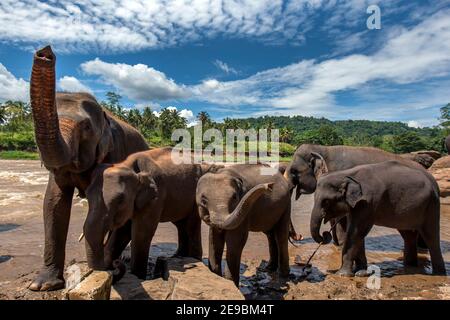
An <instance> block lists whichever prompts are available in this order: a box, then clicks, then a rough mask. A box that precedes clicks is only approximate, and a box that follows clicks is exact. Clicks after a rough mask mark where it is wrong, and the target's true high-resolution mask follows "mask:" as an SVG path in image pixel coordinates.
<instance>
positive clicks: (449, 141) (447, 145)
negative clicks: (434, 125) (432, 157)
mask: <svg viewBox="0 0 450 320" xmlns="http://www.w3.org/2000/svg"><path fill="white" fill-rule="evenodd" d="M445 149H446V150H447V153H448V154H449V155H450V136H447V137H446V138H445Z"/></svg>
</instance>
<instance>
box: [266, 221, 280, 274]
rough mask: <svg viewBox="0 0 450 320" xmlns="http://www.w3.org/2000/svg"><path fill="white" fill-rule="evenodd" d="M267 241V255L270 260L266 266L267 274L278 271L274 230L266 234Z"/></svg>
mask: <svg viewBox="0 0 450 320" xmlns="http://www.w3.org/2000/svg"><path fill="white" fill-rule="evenodd" d="M266 236H267V241H268V242H269V254H270V259H269V263H268V264H267V267H266V270H267V271H269V272H272V271H276V270H277V269H278V247H277V240H276V239H275V230H274V229H272V230H270V231H268V232H266Z"/></svg>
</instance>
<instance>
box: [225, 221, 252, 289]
mask: <svg viewBox="0 0 450 320" xmlns="http://www.w3.org/2000/svg"><path fill="white" fill-rule="evenodd" d="M247 238H248V231H247V230H244V229H243V228H237V229H234V230H230V231H227V232H226V233H225V243H226V245H227V252H226V257H227V272H225V277H226V278H228V279H231V280H233V282H234V284H235V285H236V287H239V276H240V268H241V256H242V250H243V249H244V246H245V243H246V242H247Z"/></svg>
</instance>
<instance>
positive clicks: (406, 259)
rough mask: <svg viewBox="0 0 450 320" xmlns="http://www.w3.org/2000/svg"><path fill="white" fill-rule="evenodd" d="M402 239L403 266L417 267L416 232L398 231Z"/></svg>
mask: <svg viewBox="0 0 450 320" xmlns="http://www.w3.org/2000/svg"><path fill="white" fill-rule="evenodd" d="M398 232H400V235H401V236H402V238H403V242H404V249H403V264H404V265H405V267H407V266H410V267H417V265H418V262H417V231H413V230H398Z"/></svg>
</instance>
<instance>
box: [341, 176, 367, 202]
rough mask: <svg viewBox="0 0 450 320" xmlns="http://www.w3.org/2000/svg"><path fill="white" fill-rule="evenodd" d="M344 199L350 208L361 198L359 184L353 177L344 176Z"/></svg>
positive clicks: (361, 193)
mask: <svg viewBox="0 0 450 320" xmlns="http://www.w3.org/2000/svg"><path fill="white" fill-rule="evenodd" d="M343 185H344V192H345V200H346V201H347V203H348V205H349V206H350V207H352V208H354V207H356V205H357V204H358V202H359V201H361V200H362V199H363V192H362V188H361V184H360V183H359V181H357V180H356V179H355V178H352V177H350V176H346V177H345V179H344V183H343Z"/></svg>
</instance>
